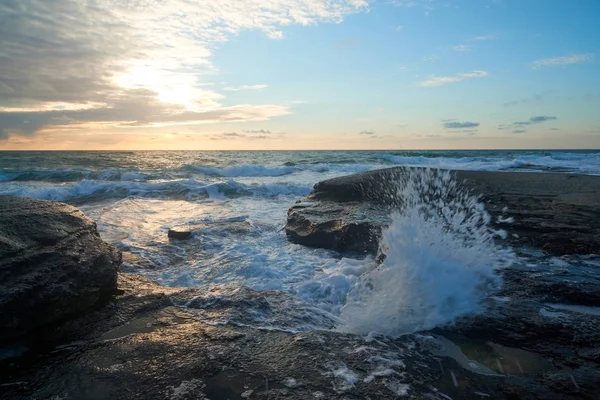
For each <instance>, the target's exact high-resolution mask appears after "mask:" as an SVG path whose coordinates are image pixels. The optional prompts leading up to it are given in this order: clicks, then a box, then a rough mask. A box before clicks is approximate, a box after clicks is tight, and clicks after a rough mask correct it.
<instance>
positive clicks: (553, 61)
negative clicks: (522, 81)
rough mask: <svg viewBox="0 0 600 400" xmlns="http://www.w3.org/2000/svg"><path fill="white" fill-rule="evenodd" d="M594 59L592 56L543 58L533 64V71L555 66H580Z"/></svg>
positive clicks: (577, 55)
mask: <svg viewBox="0 0 600 400" xmlns="http://www.w3.org/2000/svg"><path fill="white" fill-rule="evenodd" d="M593 58H594V55H593V54H573V55H570V56H566V57H556V58H544V59H542V60H537V61H534V62H533V66H532V68H533V69H540V68H545V67H553V66H555V65H568V64H581V63H584V62H587V61H590V60H592V59H593Z"/></svg>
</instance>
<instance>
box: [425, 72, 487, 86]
mask: <svg viewBox="0 0 600 400" xmlns="http://www.w3.org/2000/svg"><path fill="white" fill-rule="evenodd" d="M488 75H489V74H488V72H487V71H471V72H467V73H464V74H457V75H453V76H435V75H433V76H431V77H429V79H427V80H424V81H421V82H419V86H440V85H445V84H447V83H454V82H460V81H463V80H465V79H471V78H483V77H485V76H488Z"/></svg>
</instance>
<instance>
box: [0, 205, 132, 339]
mask: <svg viewBox="0 0 600 400" xmlns="http://www.w3.org/2000/svg"><path fill="white" fill-rule="evenodd" d="M120 263H121V255H120V252H119V251H118V250H117V249H116V248H115V247H113V246H111V245H108V244H106V243H105V242H103V241H102V240H101V239H100V236H99V234H98V232H97V230H96V224H95V222H94V221H92V220H91V219H89V218H87V217H86V216H85V215H84V214H83V213H82V212H81V211H79V210H77V209H76V208H74V207H71V206H69V205H66V204H63V203H56V202H52V201H43V200H34V199H29V198H23V197H14V196H0V340H4V339H7V340H8V339H10V338H14V337H17V336H19V335H23V334H28V333H31V332H32V331H35V330H40V329H42V328H44V329H49V327H51V326H52V325H53V324H56V323H58V322H61V321H64V320H67V319H69V318H73V317H76V316H79V315H81V314H83V313H86V312H88V311H89V310H90V309H92V308H94V307H96V306H98V305H100V304H103V303H105V302H106V301H108V299H109V298H110V297H111V296H112V295H113V294H114V292H115V290H116V284H117V268H118V266H119V264H120Z"/></svg>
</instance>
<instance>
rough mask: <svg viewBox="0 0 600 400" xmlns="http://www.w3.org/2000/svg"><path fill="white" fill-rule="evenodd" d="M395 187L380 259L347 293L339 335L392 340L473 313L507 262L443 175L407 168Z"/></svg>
mask: <svg viewBox="0 0 600 400" xmlns="http://www.w3.org/2000/svg"><path fill="white" fill-rule="evenodd" d="M397 182H399V183H398V190H397V199H398V201H397V204H399V207H398V209H396V210H395V211H394V212H393V213H392V223H391V224H390V226H389V227H388V228H386V229H385V230H384V232H383V237H382V241H381V244H380V251H381V253H383V254H385V260H384V261H383V263H382V264H380V265H378V266H377V267H375V268H373V269H371V270H370V271H369V272H367V273H365V274H364V275H363V276H362V277H361V279H360V280H359V282H358V283H357V285H356V286H355V287H354V288H353V289H352V290H351V291H350V293H349V294H348V299H347V303H346V305H345V306H344V307H343V309H342V311H341V315H340V321H341V323H340V326H339V328H340V330H342V331H345V332H353V333H360V334H366V333H371V332H378V333H381V334H385V335H388V336H397V335H401V334H404V333H410V332H415V331H419V330H427V329H431V328H434V327H436V326H440V325H446V324H450V323H452V322H453V321H455V319H456V318H458V317H460V316H464V315H466V314H471V313H477V312H481V311H482V309H483V305H482V303H483V300H485V298H486V297H488V296H489V294H490V293H491V292H493V291H495V290H497V289H498V288H499V287H500V285H501V279H500V277H499V276H498V275H497V271H498V269H500V268H503V267H505V266H507V265H509V264H510V263H511V262H512V261H511V260H512V257H513V256H512V252H511V251H510V250H506V249H503V248H502V247H501V246H500V245H499V244H498V243H497V239H498V238H503V237H505V235H506V234H505V233H504V232H503V231H497V230H494V229H493V228H492V227H491V226H490V221H491V218H490V216H489V214H488V213H487V212H486V210H485V208H484V206H483V204H481V203H480V202H479V200H478V198H477V197H476V196H474V195H472V194H470V193H469V192H468V191H467V190H466V189H464V188H462V187H461V186H460V185H459V184H458V182H457V181H456V180H455V179H454V177H453V176H452V174H451V173H450V172H448V171H442V170H434V169H414V170H407V171H406V173H405V174H403V175H402V176H400V177H399V179H398V180H397Z"/></svg>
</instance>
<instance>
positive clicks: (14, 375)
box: [0, 273, 599, 400]
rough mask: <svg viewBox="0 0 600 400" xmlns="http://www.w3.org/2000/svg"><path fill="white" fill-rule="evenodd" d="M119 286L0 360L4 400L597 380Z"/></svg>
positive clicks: (515, 386) (462, 393)
mask: <svg viewBox="0 0 600 400" xmlns="http://www.w3.org/2000/svg"><path fill="white" fill-rule="evenodd" d="M118 285H119V293H120V294H119V295H118V296H117V297H116V298H115V299H114V300H113V301H112V302H111V303H110V304H109V305H108V306H107V307H104V308H102V309H100V310H98V311H95V312H93V313H90V314H88V315H86V316H84V317H82V318H81V319H79V320H73V321H71V322H70V323H69V324H70V328H69V327H67V326H64V327H63V329H71V340H73V341H70V342H67V343H60V344H57V346H55V347H54V348H52V349H49V351H46V352H45V353H39V352H38V353H35V354H29V355H27V356H25V357H22V358H17V359H12V360H10V363H9V362H6V361H0V368H2V371H3V374H2V375H0V385H1V386H0V387H2V389H3V390H2V391H0V399H14V398H19V399H23V400H33V399H52V398H68V399H106V398H111V399H114V400H119V399H144V400H154V399H161V400H162V399H165V398H167V399H203V398H207V399H212V400H218V399H242V398H256V399H269V398H278V397H279V398H288V399H293V400H299V399H309V398H322V399H364V398H370V399H389V398H396V397H400V396H409V397H413V398H431V399H447V398H448V397H451V398H463V399H480V398H482V396H489V398H494V399H503V398H525V399H535V398H557V399H558V398H586V395H588V394H589V393H594V390H597V389H598V385H599V384H598V381H597V380H594V378H595V377H596V375H597V372H595V371H594V370H593V368H590V367H589V365H587V364H586V365H580V366H578V367H577V369H576V370H574V371H573V372H571V370H564V369H562V368H557V367H554V366H553V364H552V363H549V362H546V363H545V364H544V369H543V370H542V371H540V370H538V369H536V368H535V365H533V366H531V365H529V364H526V363H525V362H526V360H525V359H524V358H523V365H522V369H523V371H521V370H519V369H518V368H517V367H514V366H512V364H510V363H511V362H514V360H513V359H509V354H511V353H510V351H511V350H510V349H508V348H503V349H498V348H497V347H492V348H491V350H489V351H486V352H485V356H486V357H487V358H489V359H490V360H491V361H492V363H489V362H488V364H489V365H485V368H482V371H484V372H485V371H489V370H490V369H492V370H493V371H492V373H491V374H490V373H487V374H486V373H477V372H475V370H476V369H477V368H474V367H473V366H472V365H473V364H474V363H475V362H478V361H475V360H470V359H471V358H473V357H478V356H477V355H476V354H475V355H472V354H471V353H468V352H467V353H468V354H467V353H465V354H467V355H468V357H466V356H464V355H463V356H462V357H459V355H460V354H459V355H456V354H451V353H449V352H447V351H444V350H443V349H444V346H446V348H447V346H448V345H447V343H448V341H447V340H443V339H441V338H438V337H436V336H433V335H431V334H425V335H405V336H402V337H400V338H398V339H389V338H385V337H376V338H373V337H367V338H365V337H361V336H355V335H350V334H343V333H339V332H334V331H318V330H313V331H306V332H296V333H293V332H285V331H281V330H277V329H258V328H256V327H253V326H248V325H246V324H244V323H238V321H236V320H235V316H234V318H233V319H232V320H231V321H230V322H229V323H225V324H214V323H212V322H211V321H205V320H204V317H205V315H203V314H202V313H199V311H201V310H208V309H210V307H211V306H210V303H209V302H208V301H207V300H206V298H207V293H204V298H205V299H204V300H202V299H201V300H198V301H196V302H195V303H193V304H194V307H198V308H184V307H177V306H173V305H172V304H173V303H174V302H175V303H177V302H180V301H184V300H185V301H187V302H188V303H190V304H191V302H194V301H195V300H197V299H198V295H199V294H202V293H201V292H198V291H197V289H185V288H167V287H162V286H159V285H157V284H155V283H152V282H150V281H148V280H146V279H144V278H141V277H139V276H137V275H133V274H125V273H120V274H119V284H118ZM230 289H231V288H230ZM257 295H259V297H258V298H257V297H256V296H257ZM285 296H286V295H285V294H281V293H276V292H271V291H267V292H256V291H252V290H250V289H246V288H239V290H237V291H236V292H235V293H234V294H232V295H231V296H230V298H231V299H232V301H231V302H229V303H228V302H227V301H224V302H223V304H227V305H223V306H219V307H221V308H223V307H224V308H227V307H237V306H236V305H234V303H235V304H241V306H242V307H245V306H246V305H249V306H250V307H251V308H259V309H261V310H264V309H266V308H275V305H279V306H282V305H283V304H284V302H283V300H284V299H283V297H285ZM205 307H206V308H205ZM213 310H214V308H213ZM229 315H233V314H231V313H230V314H229ZM207 322H210V323H207ZM84 327H85V329H83V328H84ZM465 348H466V347H465ZM481 348H482V347H480V349H481ZM440 349H442V351H440ZM458 351H459V352H460V351H461V350H458ZM29 353H31V351H30V352H29ZM480 354H481V355H483V354H484V352H483V351H482V352H480ZM515 354H517V356H518V357H526V356H527V354H528V353H527V352H524V351H521V352H516V353H515ZM498 357H505V358H503V362H504V363H505V365H506V371H505V373H500V372H499V371H497V370H496V369H495V368H496V367H495V365H496V359H497V358H498ZM535 360H537V359H535ZM481 362H482V363H484V364H485V363H486V362H487V361H486V358H481ZM484 364H481V365H482V366H483V365H484ZM512 367H514V368H512ZM571 375H573V377H574V379H576V381H577V383H578V387H579V389H578V390H579V391H578V392H576V391H574V389H573V384H572V383H571V382H572V381H571V377H570V376H571ZM588 398H589V397H588Z"/></svg>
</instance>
